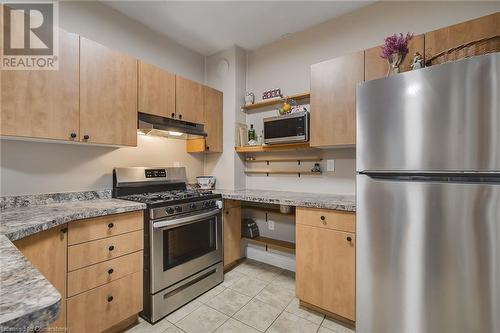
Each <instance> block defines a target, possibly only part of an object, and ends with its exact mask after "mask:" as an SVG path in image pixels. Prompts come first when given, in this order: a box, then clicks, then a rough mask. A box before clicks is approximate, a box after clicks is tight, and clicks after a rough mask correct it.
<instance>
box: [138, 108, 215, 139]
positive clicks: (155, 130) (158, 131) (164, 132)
mask: <svg viewBox="0 0 500 333" xmlns="http://www.w3.org/2000/svg"><path fill="white" fill-rule="evenodd" d="M137 131H138V132H140V133H143V134H146V135H155V136H165V137H170V138H177V139H191V138H203V137H206V136H207V133H205V131H204V128H203V125H202V124H196V123H190V122H187V121H182V120H177V119H171V118H166V117H160V116H154V115H151V114H146V113H143V112H139V113H138V124H137Z"/></svg>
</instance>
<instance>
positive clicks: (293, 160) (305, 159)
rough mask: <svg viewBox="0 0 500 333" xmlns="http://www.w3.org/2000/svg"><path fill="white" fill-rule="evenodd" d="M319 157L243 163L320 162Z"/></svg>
mask: <svg viewBox="0 0 500 333" xmlns="http://www.w3.org/2000/svg"><path fill="white" fill-rule="evenodd" d="M321 160H322V159H321V157H305V158H257V159H254V160H245V162H250V163H263V162H266V163H268V164H269V163H270V162H297V163H299V164H300V162H320V161H321Z"/></svg>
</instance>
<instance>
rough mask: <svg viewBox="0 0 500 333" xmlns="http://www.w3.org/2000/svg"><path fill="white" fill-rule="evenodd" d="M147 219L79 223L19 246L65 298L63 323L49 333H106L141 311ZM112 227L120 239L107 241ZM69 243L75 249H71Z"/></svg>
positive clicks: (107, 218) (134, 216) (123, 217)
mask: <svg viewBox="0 0 500 333" xmlns="http://www.w3.org/2000/svg"><path fill="white" fill-rule="evenodd" d="M142 214H143V213H142V211H139V212H130V213H123V214H116V215H109V216H104V217H97V218H92V219H86V220H80V221H75V222H71V223H69V224H67V225H66V224H65V225H61V226H58V227H55V228H52V229H49V230H47V231H44V232H41V233H38V234H35V235H32V236H29V237H26V238H23V239H20V240H18V241H15V242H14V245H16V246H17V248H18V249H19V250H20V251H21V252H22V253H23V254H24V255H25V256H26V258H28V260H29V261H30V262H31V263H32V264H33V266H35V267H36V268H37V269H38V270H39V271H40V272H41V273H42V274H43V275H44V276H45V277H46V278H47V280H48V281H49V282H50V283H52V284H53V285H54V287H55V288H56V289H57V290H58V291H59V293H60V294H61V296H62V299H61V309H60V315H59V318H58V319H57V321H55V322H54V323H52V324H51V325H50V327H53V328H56V327H57V328H65V327H67V328H68V329H69V331H70V332H71V333H82V332H102V331H106V330H108V329H111V328H112V327H116V325H117V324H120V323H121V322H124V321H126V320H128V319H130V318H131V317H133V316H136V315H137V314H138V313H139V312H140V311H142V305H143V303H142V292H143V283H142V280H143V246H142V245H143V238H144V233H143V223H144V222H143V215H142ZM109 223H114V225H115V226H116V228H115V229H114V231H113V232H115V233H118V232H119V233H120V234H115V235H114V236H110V235H108V230H107V224H109ZM122 223H123V224H122ZM103 226H104V227H103ZM96 237H97V238H98V239H94V238H96ZM70 238H71V239H72V241H73V242H76V244H73V245H71V244H68V239H70ZM109 246H115V248H114V249H113V250H111V251H110V250H109ZM115 249H116V251H115ZM113 251H115V252H114V253H112V254H110V253H109V252H113ZM66 291H67V293H66ZM118 326H119V325H118ZM113 329H114V328H113Z"/></svg>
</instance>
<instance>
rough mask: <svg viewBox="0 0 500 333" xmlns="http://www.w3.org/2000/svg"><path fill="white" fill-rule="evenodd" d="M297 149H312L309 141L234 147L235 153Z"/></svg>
mask: <svg viewBox="0 0 500 333" xmlns="http://www.w3.org/2000/svg"><path fill="white" fill-rule="evenodd" d="M299 149H312V148H311V146H309V142H302V143H285V144H279V145H266V146H244V147H234V150H236V152H237V153H261V152H267V151H286V150H299Z"/></svg>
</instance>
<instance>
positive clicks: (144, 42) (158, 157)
mask: <svg viewBox="0 0 500 333" xmlns="http://www.w3.org/2000/svg"><path fill="white" fill-rule="evenodd" d="M60 25H61V27H62V28H64V29H65V30H68V31H71V32H75V33H77V34H80V35H82V36H84V37H87V38H89V39H92V40H95V41H97V42H99V43H101V44H103V45H106V46H109V47H111V48H114V49H117V50H120V51H123V52H126V53H128V54H130V55H132V56H134V57H137V58H140V59H144V60H145V61H148V62H150V63H152V64H155V65H157V66H160V67H163V68H165V69H167V70H169V71H171V72H174V73H177V74H179V75H182V76H184V77H187V78H189V79H192V80H196V81H199V82H203V81H204V74H205V71H204V68H205V65H204V57H203V56H202V55H200V54H197V53H196V52H193V51H191V50H188V49H186V48H184V47H182V46H180V45H179V44H177V43H175V42H173V41H172V40H169V39H168V38H165V37H164V36H161V35H159V34H157V33H155V32H153V31H152V30H150V29H148V28H146V27H145V26H143V25H141V24H139V23H137V22H135V21H133V20H131V19H129V18H127V17H126V16H124V15H122V14H120V13H118V12H116V11H115V10H113V9H111V8H109V7H107V6H104V5H103V4H101V3H99V2H66V1H63V2H60ZM185 147H186V142H185V141H184V140H175V139H167V138H159V137H155V138H153V137H143V136H139V138H138V146H137V147H136V148H120V149H115V148H104V147H97V146H90V145H74V144H62V143H39V142H21V141H9V140H1V141H0V150H1V159H0V181H1V186H0V195H3V196H4V195H20V194H34V193H49V192H61V191H80V190H95V189H105V188H111V187H112V177H111V173H112V170H113V168H114V167H119V166H176V165H179V166H186V168H187V171H188V177H189V180H190V181H194V180H195V177H196V176H198V175H201V174H203V166H204V161H203V159H204V156H203V155H196V154H194V155H190V154H187V153H186V152H185V149H186V148H185Z"/></svg>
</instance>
